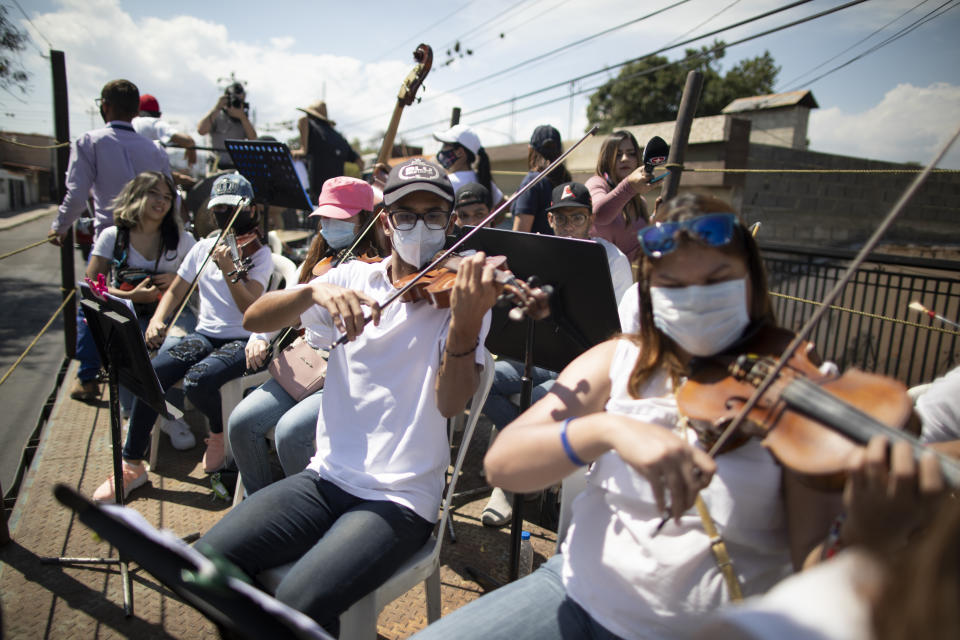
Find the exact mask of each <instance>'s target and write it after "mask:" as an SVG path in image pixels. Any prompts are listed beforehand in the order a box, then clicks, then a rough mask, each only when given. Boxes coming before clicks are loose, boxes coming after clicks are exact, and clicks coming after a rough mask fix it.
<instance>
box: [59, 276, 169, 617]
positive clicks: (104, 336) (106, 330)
mask: <svg viewBox="0 0 960 640" xmlns="http://www.w3.org/2000/svg"><path fill="white" fill-rule="evenodd" d="M77 289H78V290H79V291H80V295H81V297H82V299H81V300H80V306H81V308H82V309H83V313H84V316H85V317H86V320H87V325H88V326H89V327H90V333H91V334H92V335H93V340H94V342H95V343H96V345H97V352H98V353H99V354H100V361H101V362H102V363H103V364H104V366H105V367H106V368H107V374H108V379H109V383H108V387H109V394H108V403H109V405H110V444H111V449H112V452H113V477H114V483H115V486H116V483H119V484H120V490H119V491H114V494H115V498H114V500H115V502H116V504H117V505H119V506H123V462H122V460H121V456H120V453H121V450H122V448H123V441H122V435H121V431H120V393H119V389H120V385H121V384H122V385H123V386H125V387H127V388H128V389H129V390H130V391H131V392H132V393H133V394H134V395H135V396H137V398H139V399H140V401H141V402H146V403H147V404H149V405H150V406H151V407H152V408H153V409H154V410H156V411H157V413H159V414H160V415H162V416H164V417H167V418H171V419H174V418H178V417H180V416H182V415H183V414H182V413H181V412H180V411H179V410H177V409H176V408H175V407H173V406H172V405H169V404H167V401H166V400H165V398H164V395H163V388H162V387H161V386H160V381H159V380H158V379H157V374H156V372H155V371H154V370H153V366H152V365H151V363H150V354H149V353H148V352H147V345H146V343H145V342H144V340H143V332H142V331H141V329H140V324H139V322H137V316H136V314H135V313H134V311H133V309H132V308H131V307H130V306H128V304H127V303H126V301H124V300H121V299H119V298H114V297H112V296H110V295H109V294H108V295H106V296H105V297H100V296H98V295H97V294H95V293H94V292H93V291H92V290H91V289H90V287H89V286H88V285H87V284H86V283H83V282H81V283H79V285H78V287H77ZM41 561H42V562H45V563H53V564H61V565H77V564H79V565H96V564H106V565H114V564H116V565H120V576H121V579H122V582H123V610H124V613H126V615H127V616H130V615H131V614H132V613H133V591H132V590H131V588H130V574H129V571H128V568H127V560H126V559H125V558H124V556H123V554H120V555H119V557H118V558H68V557H58V558H42V559H41Z"/></svg>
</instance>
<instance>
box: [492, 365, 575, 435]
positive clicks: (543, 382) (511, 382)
mask: <svg viewBox="0 0 960 640" xmlns="http://www.w3.org/2000/svg"><path fill="white" fill-rule="evenodd" d="M522 378H523V363H522V362H517V361H516V360H509V359H507V358H501V359H499V360H497V362H496V364H495V365H494V375H493V386H492V387H491V388H490V395H488V396H487V401H486V403H485V404H484V405H483V413H484V414H486V416H487V417H488V418H490V420H491V421H492V422H493V425H494V426H495V427H496V428H497V429H503V428H504V427H505V426H507V425H508V424H510V423H511V422H513V421H514V420H516V418H517V415H519V413H520V410H519V409H518V408H517V405H515V404H513V403H512V402H510V400H509V398H510V396H512V395H513V394H515V393H520V389H521V387H522V386H523V383H522ZM530 378H531V379H532V380H533V393H532V394H531V397H530V402H531V403H534V402H536V401H537V400H539V399H540V398H542V397H543V396H545V395H547V392H548V391H550V387H552V386H553V383H554V381H555V380H556V379H557V374H555V373H554V372H553V371H548V370H547V369H541V368H540V367H534V368H533V371H531V373H530Z"/></svg>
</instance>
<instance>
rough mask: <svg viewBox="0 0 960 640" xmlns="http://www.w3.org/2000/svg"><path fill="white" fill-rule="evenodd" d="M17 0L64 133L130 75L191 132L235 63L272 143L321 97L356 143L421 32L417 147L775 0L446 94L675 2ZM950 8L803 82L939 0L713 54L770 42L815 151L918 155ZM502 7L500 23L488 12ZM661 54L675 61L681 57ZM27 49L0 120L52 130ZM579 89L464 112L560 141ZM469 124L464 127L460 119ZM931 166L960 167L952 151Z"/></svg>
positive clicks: (763, 25)
mask: <svg viewBox="0 0 960 640" xmlns="http://www.w3.org/2000/svg"><path fill="white" fill-rule="evenodd" d="M4 4H8V2H7V0H4ZM20 4H21V6H22V7H23V9H24V10H25V11H26V12H27V14H28V15H29V16H30V19H31V21H32V22H33V27H31V26H30V25H28V24H26V21H25V20H24V18H23V14H22V13H21V12H20V11H19V10H18V9H17V8H16V6H14V5H10V9H11V10H10V13H9V14H8V15H9V17H10V18H12V19H13V20H14V21H16V22H18V23H20V24H22V25H23V26H24V28H27V29H28V30H30V31H31V32H32V33H33V34H34V40H35V42H36V43H37V44H38V45H39V48H41V49H44V50H45V49H46V48H47V47H46V42H45V40H44V38H46V40H49V41H50V44H52V45H53V47H54V48H58V49H62V50H63V51H64V52H65V54H66V59H67V65H68V66H67V72H68V82H69V90H70V100H71V102H70V108H71V133H72V134H73V135H74V136H75V135H77V134H79V133H80V132H82V131H84V130H86V129H89V128H90V127H91V124H93V125H99V123H98V121H97V119H96V117H93V118H92V117H91V114H90V113H89V112H88V110H89V109H90V107H91V106H92V100H93V98H94V97H96V96H97V95H98V93H99V87H100V86H101V85H102V84H103V83H104V82H106V81H107V80H110V79H111V78H114V77H127V78H129V79H131V80H133V81H134V82H135V83H136V84H137V85H138V86H140V88H141V91H142V92H149V93H153V94H155V95H156V96H157V97H158V98H159V100H160V104H161V107H162V108H163V111H164V114H165V117H166V118H168V119H170V120H172V121H174V122H175V123H176V124H178V125H179V126H181V127H182V128H183V129H184V130H187V131H189V132H191V133H193V131H192V130H193V128H194V126H195V124H196V121H197V120H199V118H200V117H201V116H202V115H203V114H204V113H205V112H206V111H207V110H208V109H209V108H210V106H211V105H212V104H213V102H214V101H215V100H216V96H217V95H218V94H219V91H220V86H222V85H218V82H217V80H218V78H221V77H225V76H228V75H229V73H230V72H231V71H234V72H236V74H237V76H238V77H240V78H243V79H244V80H246V81H247V82H248V85H247V86H248V94H249V99H250V102H251V103H252V104H253V107H254V109H255V111H256V114H255V115H256V124H257V126H258V128H259V129H267V128H272V129H273V130H272V131H271V133H272V134H274V135H277V136H278V137H280V138H281V139H283V138H284V137H286V136H288V135H290V134H291V133H292V132H290V131H289V130H284V129H282V128H278V123H282V122H285V121H291V120H295V119H296V118H297V117H298V115H299V112H297V111H296V110H295V109H294V107H297V106H305V105H306V104H309V103H311V102H313V101H314V100H316V99H318V98H320V97H321V96H322V95H325V97H326V100H327V103H328V106H329V110H330V115H331V117H332V118H334V119H335V120H337V121H338V128H339V129H340V130H341V131H342V132H343V133H344V134H345V135H347V136H348V137H351V138H353V137H359V138H361V139H367V138H369V137H371V136H373V135H375V134H376V132H377V131H378V130H382V129H383V128H385V126H386V123H387V121H388V119H389V113H390V111H391V109H392V106H393V102H394V99H395V94H396V90H397V87H398V86H399V84H400V81H401V80H402V79H403V77H404V76H405V75H406V72H407V69H408V68H409V66H410V64H411V62H412V60H411V58H410V54H411V52H412V50H413V48H414V47H415V46H416V44H417V43H418V42H420V41H423V42H427V43H428V44H431V45H432V46H433V47H434V50H435V56H436V60H435V69H434V71H433V72H432V73H431V74H430V76H429V77H428V78H427V81H426V83H425V84H426V88H427V90H426V92H425V93H424V94H423V95H424V101H423V102H422V103H421V104H417V105H414V106H411V107H409V108H408V109H407V110H406V111H405V113H404V116H403V121H402V122H401V126H400V130H401V132H407V133H406V135H405V137H406V138H407V140H408V141H409V142H411V143H413V144H422V145H424V146H425V147H426V150H427V151H428V152H429V151H432V150H434V148H435V146H436V145H435V143H434V142H432V140H431V139H430V137H429V133H430V130H431V128H430V127H427V128H425V129H424V128H421V129H417V130H415V131H410V130H411V129H416V127H418V126H422V125H424V124H426V123H430V122H432V121H437V120H442V119H445V118H447V117H449V113H450V109H451V108H452V107H453V106H460V107H462V108H463V110H464V112H469V111H471V110H473V109H476V108H478V107H482V106H486V105H488V104H491V103H494V102H498V101H500V100H507V99H509V98H511V97H512V96H515V95H518V94H522V93H524V92H527V91H530V90H532V89H537V88H540V87H543V86H546V85H549V84H553V83H555V82H561V81H564V80H567V79H569V78H571V77H574V76H577V75H578V74H582V73H586V72H590V71H594V70H597V69H601V68H603V67H605V66H606V65H612V64H616V63H619V62H621V61H623V60H626V59H628V58H632V57H636V56H639V55H642V54H644V53H647V52H650V51H653V50H655V49H657V48H659V47H661V46H664V45H665V44H667V43H669V42H671V41H675V40H677V39H680V38H681V37H690V35H697V34H700V33H704V32H706V31H709V30H712V29H716V28H719V27H723V26H726V25H728V24H731V23H734V22H737V21H739V20H742V19H744V18H747V17H750V16H754V15H757V14H759V13H762V12H764V11H767V10H770V9H772V8H775V7H779V6H783V5H784V4H786V3H783V2H772V1H768V0H741V1H740V2H735V1H733V0H690V1H689V2H685V3H682V4H680V5H679V6H676V7H674V8H671V9H668V10H666V11H664V12H663V13H661V14H660V15H657V16H655V17H653V18H650V19H647V20H644V21H640V22H637V23H635V24H632V25H630V26H627V27H625V28H622V29H619V30H617V31H614V32H613V33H610V34H608V35H605V36H602V37H599V38H597V39H595V40H593V41H591V42H589V43H587V44H584V45H581V46H578V47H574V48H571V49H570V50H568V51H565V52H564V53H562V54H558V55H555V56H552V57H550V58H548V59H546V60H544V61H543V62H540V63H538V64H535V65H531V66H529V67H525V68H523V69H521V70H519V71H516V72H511V73H508V74H504V75H500V76H498V77H496V78H495V79H493V80H490V81H487V82H483V83H480V84H478V85H476V86H474V87H471V88H467V89H462V90H458V91H451V90H452V89H456V88H457V87H460V86H462V85H464V84H466V83H468V82H471V81H474V80H476V79H477V78H480V77H482V76H485V75H488V74H490V73H495V72H497V71H499V70H501V69H504V68H506V67H508V66H510V65H512V64H515V63H517V62H521V61H523V60H526V59H528V58H531V57H533V56H535V55H538V54H541V53H544V52H546V51H549V50H551V49H554V48H556V47H558V46H561V45H564V44H567V43H569V42H572V41H575V40H577V39H579V38H582V37H584V36H588V35H592V34H594V33H597V32H599V31H602V30H604V29H607V28H610V27H613V26H615V25H618V24H621V23H624V22H627V21H630V20H633V19H636V18H639V17H641V16H644V15H646V14H648V13H651V12H653V11H656V10H658V9H662V8H665V7H669V6H670V5H671V4H674V2H671V1H669V0H659V1H649V2H645V3H637V2H623V1H615V0H592V1H584V0H485V1H483V2H480V1H476V0H474V1H464V0H459V1H456V2H440V1H433V0H421V1H420V2H419V3H417V4H416V5H415V9H414V8H413V6H412V5H410V4H409V3H402V4H401V3H392V2H369V1H368V2H339V3H335V2H304V1H299V2H290V1H285V0H275V1H274V2H269V3H266V2H258V3H247V2H232V3H227V2H187V1H184V0H167V1H165V2H163V3H145V2H126V1H125V2H120V1H118V0H56V1H51V0H42V1H36V0H34V1H28V2H25V1H24V0H21V2H20ZM841 4H843V2H841V0H829V1H828V0H816V1H813V2H809V3H807V4H804V5H803V6H800V7H796V8H794V9H791V10H789V11H785V12H782V13H780V14H778V15H776V16H772V17H769V18H766V19H764V20H762V21H760V22H757V23H754V24H751V25H747V26H744V27H740V28H738V29H734V30H731V31H728V32H726V33H724V34H723V36H722V37H723V38H724V39H725V40H727V41H728V42H729V41H732V40H735V39H738V38H741V37H745V36H747V35H750V34H753V33H757V32H759V31H761V30H764V29H768V28H772V27H775V26H778V25H781V24H784V23H786V22H789V21H791V20H795V19H798V18H801V17H804V16H808V15H811V14H814V13H817V12H819V11H823V10H825V9H828V8H830V7H836V6H839V5H841ZM918 4H919V6H916V5H918ZM958 4H960V2H958V1H957V0H952V1H951V2H948V3H947V4H946V5H945V6H944V9H946V11H945V13H943V15H942V16H940V17H937V18H936V19H934V20H932V21H930V22H929V23H928V24H925V25H923V26H920V27H919V28H917V29H916V30H915V31H914V32H912V33H911V34H909V35H907V36H905V37H903V38H901V39H899V40H897V41H896V42H893V43H892V44H889V45H887V46H885V47H883V48H881V49H879V50H877V51H876V52H874V53H871V54H869V55H866V56H865V57H864V58H863V59H862V60H859V61H857V62H853V63H852V64H850V65H849V66H847V67H845V68H843V69H840V70H838V71H836V72H834V73H832V74H830V75H828V76H827V77H825V78H823V79H820V80H818V81H816V82H814V83H812V84H806V83H804V82H799V83H793V84H786V83H787V82H789V81H791V80H792V79H794V78H796V77H797V76H800V75H801V74H804V73H806V72H808V71H810V70H811V69H812V68H813V67H815V66H816V65H818V64H820V63H822V62H823V61H825V60H826V59H828V58H830V57H831V56H834V55H835V54H838V53H839V52H841V51H842V50H844V49H845V48H847V47H849V46H851V45H853V44H854V43H856V42H857V41H858V40H860V39H862V38H865V37H866V36H868V35H869V34H870V33H871V32H873V31H874V30H876V29H879V28H880V27H882V26H883V25H884V24H886V23H887V22H890V21H892V20H894V19H896V18H898V16H900V15H901V14H903V13H904V12H907V11H908V10H910V9H911V8H913V10H912V11H911V12H909V13H908V14H907V16H905V17H903V18H901V19H899V20H898V21H897V22H895V23H894V24H893V25H891V26H890V27H887V28H886V29H885V30H884V31H882V32H881V33H880V34H878V35H876V36H873V38H872V39H870V40H868V41H866V42H865V43H863V44H860V45H858V46H856V47H855V48H853V49H851V50H850V51H849V52H847V53H845V54H842V55H841V56H840V57H838V58H837V59H836V60H835V61H833V62H831V63H829V64H827V65H826V66H825V67H823V69H821V71H825V70H827V69H829V68H830V67H832V66H835V65H836V64H839V63H841V62H844V61H846V60H848V59H850V58H851V57H853V56H854V55H856V54H858V53H860V52H863V51H864V50H865V49H866V48H868V47H869V46H871V45H873V44H876V43H878V42H879V41H881V40H882V39H883V38H885V37H888V36H889V35H891V34H892V33H894V32H895V31H896V30H897V29H898V28H900V27H903V26H905V25H906V24H908V23H909V22H911V21H913V20H915V19H918V18H920V17H921V16H923V15H924V14H926V13H927V12H929V11H933V10H934V9H936V8H937V7H938V6H941V5H944V0H927V1H926V2H920V0H907V1H899V0H870V1H868V2H864V3H862V4H859V5H857V6H854V7H851V8H848V9H845V10H843V11H841V12H839V13H836V14H833V15H831V16H828V17H825V18H820V19H819V20H816V21H813V22H810V23H807V24H804V25H800V26H797V27H794V28H791V29H789V30H786V31H783V32H780V33H777V34H773V35H770V36H767V37H764V38H761V39H759V40H756V41H753V42H750V43H746V44H743V45H739V46H736V47H732V48H730V49H728V51H727V56H726V58H725V60H724V66H725V67H728V66H730V65H732V64H734V63H735V62H736V61H738V60H740V59H742V58H745V57H751V56H755V55H758V54H760V53H762V52H763V51H764V50H769V51H770V53H771V54H772V55H773V57H774V59H775V60H776V62H777V64H779V65H780V66H781V67H782V69H781V73H780V76H779V78H780V81H781V83H782V84H781V85H780V86H778V89H779V90H787V89H793V88H809V89H811V90H812V91H813V93H814V96H815V97H816V99H817V101H818V102H819V104H820V107H821V108H820V109H819V110H817V111H814V113H813V115H812V117H811V125H810V136H809V137H810V139H811V147H812V148H813V149H815V150H818V151H826V152H834V153H843V154H846V155H862V156H865V157H870V158H878V159H885V160H916V161H921V162H925V161H927V160H928V159H929V157H930V156H931V155H932V153H933V149H934V148H935V147H936V146H937V144H938V141H939V140H941V139H942V138H944V137H945V136H946V135H947V134H948V133H949V132H951V131H952V130H953V129H955V128H956V127H957V126H958V124H960V64H958V63H960V38H958V37H957V35H958V34H960V8H952V7H954V6H956V5H958ZM914 7H915V8H914ZM721 10H723V11H722V12H721ZM718 12H720V13H719V15H716V16H715V17H714V14H717V13H718ZM498 14H500V16H501V17H500V18H499V19H495V20H491V19H492V18H495V17H496V16H497V15H498ZM34 28H36V29H37V30H39V33H42V34H43V37H41V36H40V35H39V34H38V33H37V31H34ZM691 30H693V32H692V33H689V32H691ZM501 33H503V37H502V38H501V37H500V34H501ZM685 34H686V35H685ZM457 38H460V41H461V42H462V44H463V46H464V47H465V48H471V49H473V50H474V54H473V55H472V56H468V57H465V58H463V59H458V60H457V61H456V62H455V63H454V64H452V65H450V66H442V63H443V61H444V60H446V59H447V56H446V55H445V47H446V46H448V45H449V44H451V43H452V42H453V41H455V40H456V39H457ZM706 42H707V41H702V42H701V43H697V45H699V44H705V43H706ZM690 46H696V45H690ZM665 55H667V56H668V57H670V58H671V59H675V58H677V57H678V56H680V55H681V51H680V50H679V49H676V50H673V51H670V52H667V53H666V54H665ZM23 61H24V64H25V65H26V66H27V67H28V68H29V69H30V70H31V71H33V74H34V77H33V81H32V83H31V84H32V90H31V93H30V94H28V95H27V96H26V97H25V98H23V99H22V100H25V102H22V101H21V99H17V98H16V97H13V96H10V95H9V94H3V93H0V127H2V128H4V129H9V130H19V131H37V132H50V131H51V127H52V125H51V122H50V121H51V118H50V106H49V105H50V89H49V86H50V80H49V70H48V62H47V61H46V60H44V59H42V58H41V57H40V54H39V53H38V51H37V49H36V48H31V49H29V50H28V51H27V52H25V53H24V54H23ZM813 75H816V74H813V73H811V74H810V75H808V76H806V79H808V80H809V79H811V78H812V77H813ZM605 77H606V76H605V75H599V76H595V77H593V78H590V79H588V80H585V81H583V82H582V83H580V84H577V85H575V87H574V88H575V89H577V90H579V89H582V88H587V87H591V86H594V85H596V84H599V83H600V82H602V81H603V79H605ZM569 90H570V87H569V86H567V85H565V86H563V87H560V88H559V89H556V90H553V91H551V92H547V93H544V94H541V95H538V96H536V97H533V98H530V99H527V100H521V101H517V103H516V107H517V109H518V110H519V109H522V108H523V107H525V106H528V105H531V104H534V103H537V102H541V101H544V100H547V99H550V98H555V97H556V98H561V97H564V96H567V95H568V92H569ZM587 99H588V96H587V95H584V96H579V97H576V98H574V99H573V100H572V103H571V100H570V99H562V100H559V101H557V102H555V103H553V104H551V105H548V106H544V107H541V108H538V109H534V110H530V111H525V112H520V113H517V114H516V115H515V116H514V117H512V118H511V117H510V116H509V115H507V114H509V111H510V109H509V107H501V108H498V109H491V110H489V111H484V112H483V113H482V115H476V116H474V117H473V120H474V121H479V120H480V119H485V118H487V117H489V116H497V115H504V117H501V118H497V119H495V120H493V121H490V122H482V123H480V122H478V124H477V130H478V132H479V134H480V136H481V138H482V140H483V142H484V144H485V145H487V146H493V145H496V144H502V143H505V142H510V141H514V140H515V141H522V140H525V139H526V138H527V136H528V135H529V133H530V131H531V130H532V129H533V127H535V126H536V125H537V124H541V123H543V122H550V123H552V124H554V125H555V126H556V127H557V128H558V129H560V130H561V132H563V134H564V136H565V137H570V136H571V135H572V136H577V135H579V132H581V131H582V130H583V129H584V126H585V124H586V117H585V111H586V104H587ZM9 114H13V115H12V116H11V115H9ZM571 114H572V117H571ZM464 122H466V123H468V124H471V123H472V122H471V118H470V117H469V116H465V117H464ZM942 166H950V167H955V168H958V167H960V150H955V151H954V152H953V153H952V154H951V156H950V159H949V160H948V161H947V162H946V163H944V164H943V165H942Z"/></svg>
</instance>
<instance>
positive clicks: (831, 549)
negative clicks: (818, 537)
mask: <svg viewBox="0 0 960 640" xmlns="http://www.w3.org/2000/svg"><path fill="white" fill-rule="evenodd" d="M846 519H847V514H846V512H840V514H838V515H837V517H836V518H834V519H833V523H832V524H831V525H830V531H829V532H828V533H827V539H826V540H824V542H823V552H822V553H821V558H822V559H823V560H829V559H830V558H832V557H833V556H835V555H837V553H838V552H839V551H840V549H841V547H842V546H843V545H842V544H841V542H840V530H841V529H843V523H844V521H845V520H846Z"/></svg>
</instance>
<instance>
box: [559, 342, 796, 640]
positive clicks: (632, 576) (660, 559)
mask: <svg viewBox="0 0 960 640" xmlns="http://www.w3.org/2000/svg"><path fill="white" fill-rule="evenodd" d="M638 354H639V349H638V347H637V346H636V345H635V344H633V343H632V342H631V341H629V340H620V341H618V343H617V348H616V352H615V355H614V357H613V361H612V363H611V366H610V380H611V384H612V386H611V389H610V399H609V401H608V402H607V405H606V410H607V411H609V412H611V413H616V414H620V415H627V416H632V417H635V418H637V419H639V420H643V421H646V422H649V423H652V424H658V425H662V426H663V427H664V428H666V429H673V428H674V426H675V424H676V421H677V407H676V401H675V400H674V396H673V394H672V391H671V384H670V380H669V378H668V377H667V376H666V375H665V373H664V372H663V371H661V372H660V373H658V374H656V375H654V376H653V377H652V378H651V379H650V380H649V381H648V382H647V384H646V386H645V388H644V389H643V393H642V394H641V395H642V399H639V400H635V399H633V398H631V397H630V395H629V393H628V391H627V381H628V380H629V378H630V372H631V371H632V370H633V366H634V364H635V362H636V359H637V356H638ZM687 437H688V440H689V441H690V442H691V443H692V444H696V435H695V434H694V433H693V430H689V432H688V434H687ZM780 480H781V474H780V468H779V467H778V466H777V465H776V463H775V462H774V460H773V458H772V457H771V456H770V454H769V453H767V452H766V450H765V449H764V448H763V447H762V446H761V445H760V443H759V441H758V440H751V441H750V442H749V443H747V444H745V445H743V446H742V447H740V448H738V449H735V450H734V451H731V452H729V453H725V454H723V455H721V456H719V457H718V458H717V473H716V475H714V477H713V479H712V481H711V482H710V485H709V486H708V487H707V488H706V489H704V490H703V491H702V492H701V494H700V495H701V496H703V499H704V502H706V504H707V507H708V509H709V511H710V515H711V516H712V517H713V519H714V521H715V523H716V525H717V528H718V530H719V531H720V532H721V534H722V536H723V538H724V540H725V541H726V544H727V549H728V550H729V552H730V556H731V557H732V558H733V564H734V568H735V569H736V571H737V574H738V575H739V577H740V581H741V584H742V585H743V592H744V594H746V595H750V594H755V593H761V592H763V591H766V590H767V589H768V588H769V587H771V586H773V585H774V584H775V583H776V582H777V581H779V580H780V579H781V578H783V577H784V576H786V575H787V574H788V573H789V572H790V570H791V565H790V554H789V547H788V540H787V531H786V513H785V510H784V505H783V502H782V498H781V486H780V485H781V482H780ZM660 519H661V516H660V513H659V512H658V511H657V507H656V502H655V501H654V498H653V494H652V492H651V490H650V485H649V484H648V483H647V481H646V480H645V479H644V478H643V476H641V475H640V474H638V473H637V472H636V471H634V470H633V468H632V467H629V466H627V465H626V464H625V463H624V462H623V460H622V459H621V458H620V456H619V455H617V454H616V453H615V452H608V453H606V454H604V455H603V456H601V457H600V458H599V459H597V461H596V462H595V463H594V465H593V467H592V468H591V470H590V472H589V473H588V474H587V488H586V489H585V490H584V491H583V493H581V494H580V495H579V496H577V498H576V500H575V501H574V504H573V519H572V521H571V524H570V529H569V532H568V533H567V537H566V540H565V541H564V544H563V555H564V565H563V583H564V586H565V587H566V591H567V594H568V595H569V596H570V597H571V598H573V600H574V601H576V602H577V603H578V604H580V606H582V607H583V608H584V609H585V610H586V611H587V612H588V613H589V614H590V615H591V616H592V617H593V618H594V619H595V620H596V621H597V622H599V623H600V624H602V625H603V626H604V627H606V628H607V629H609V630H610V631H612V632H613V633H615V634H617V635H619V636H621V637H623V638H644V639H646V640H655V639H659V638H676V637H682V636H683V634H684V633H689V631H690V630H691V628H693V627H695V625H696V624H697V623H698V622H699V621H698V620H697V619H696V616H697V615H698V614H702V613H705V612H708V611H711V610H713V609H716V608H717V607H719V606H720V605H722V604H725V603H726V602H728V601H729V593H728V591H727V587H726V584H725V582H724V580H723V575H722V574H721V572H720V570H719V569H718V568H717V565H716V561H715V560H714V556H713V553H712V551H711V549H710V539H709V538H708V537H707V534H706V533H705V532H704V530H703V524H702V523H701V521H700V517H699V515H698V514H697V511H696V509H695V508H691V509H690V510H689V511H687V512H686V513H685V514H684V515H683V516H681V519H680V524H679V525H678V524H676V523H675V522H674V521H673V520H671V521H670V522H668V523H667V524H666V526H664V528H663V530H662V531H660V533H659V534H658V535H657V536H656V537H651V534H652V533H653V531H654V530H655V529H656V527H657V525H658V524H659V523H660Z"/></svg>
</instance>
